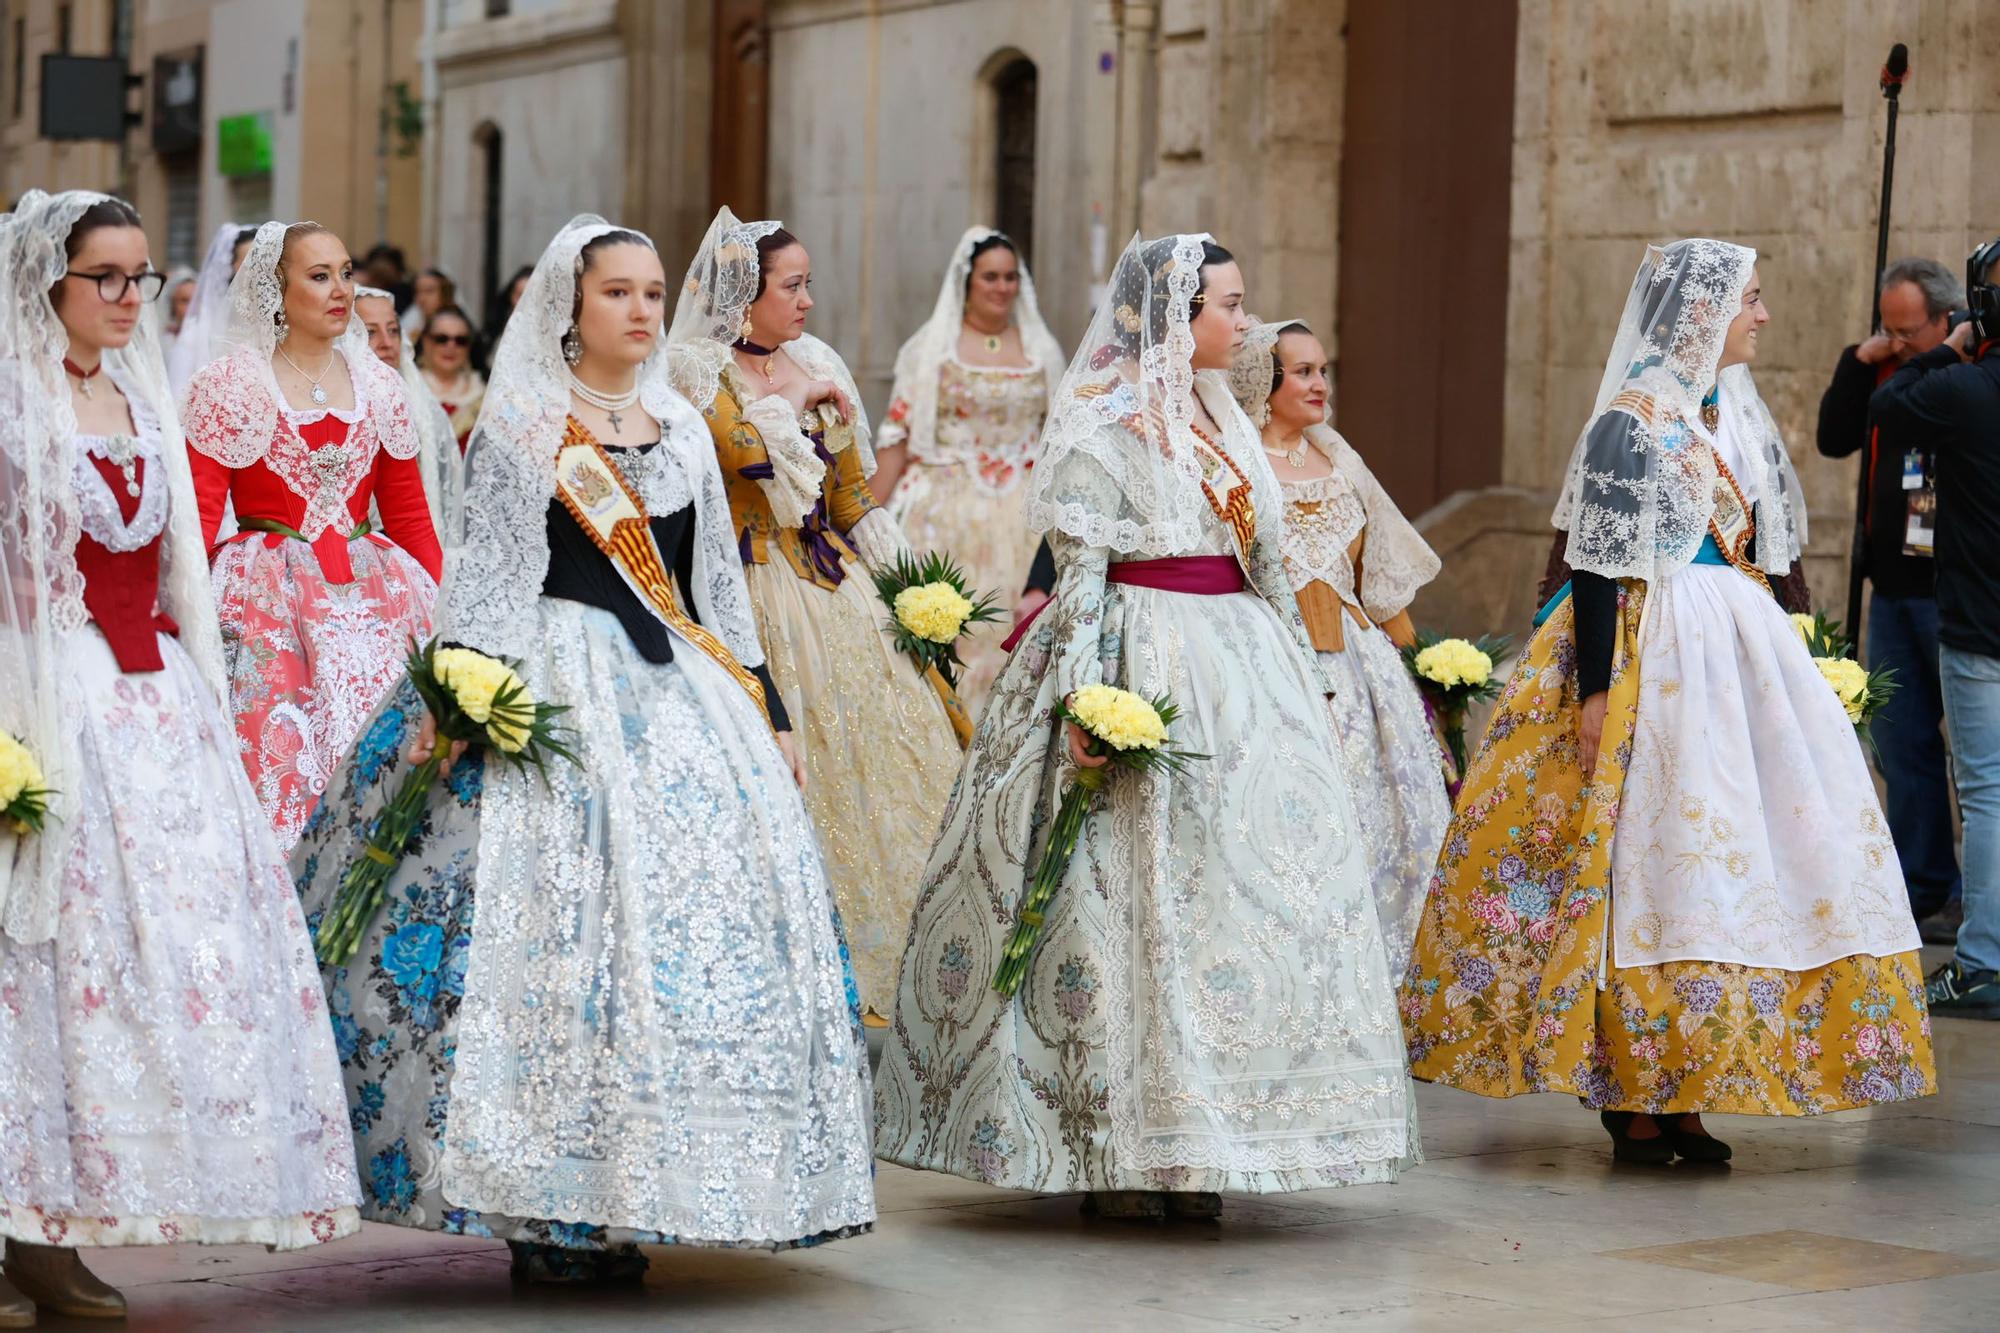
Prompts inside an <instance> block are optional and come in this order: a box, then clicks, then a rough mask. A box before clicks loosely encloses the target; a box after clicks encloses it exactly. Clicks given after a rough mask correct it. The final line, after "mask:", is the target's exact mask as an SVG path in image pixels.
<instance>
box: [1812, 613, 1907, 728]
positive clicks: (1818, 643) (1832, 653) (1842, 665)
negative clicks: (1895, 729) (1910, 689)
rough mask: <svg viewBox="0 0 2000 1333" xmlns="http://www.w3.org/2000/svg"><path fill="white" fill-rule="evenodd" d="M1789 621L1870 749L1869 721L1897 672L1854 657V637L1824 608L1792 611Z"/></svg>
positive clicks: (1889, 692) (1889, 691)
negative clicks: (1870, 665) (1873, 667)
mask: <svg viewBox="0 0 2000 1333" xmlns="http://www.w3.org/2000/svg"><path fill="white" fill-rule="evenodd" d="M1792 625H1793V627H1794V628H1796V629H1797V630H1798V632H1799V637H1800V638H1801V639H1804V640H1805V643H1806V651H1807V652H1809V653H1811V654H1812V659H1813V665H1814V666H1816V667H1818V668H1819V674H1820V675H1822V676H1824V677H1826V683H1827V684H1828V685H1830V686H1832V688H1833V692H1834V695H1835V696H1836V697H1837V698H1839V700H1840V706H1841V707H1842V708H1844V709H1846V710H1847V720H1848V721H1849V722H1852V723H1853V724H1854V734H1855V736H1856V737H1858V738H1859V739H1860V741H1861V743H1862V744H1863V745H1866V746H1868V747H1869V748H1870V749H1871V750H1872V749H1873V748H1874V746H1875V742H1874V739H1873V738H1872V737H1870V736H1869V734H1868V724H1869V723H1870V722H1871V721H1873V720H1874V718H1875V715H1876V714H1877V713H1879V712H1881V711H1882V705H1883V704H1886V703H1888V702H1889V696H1890V695H1892V694H1894V693H1895V692H1896V688H1897V687H1896V673H1895V672H1894V671H1892V670H1890V669H1889V668H1888V667H1881V668H1878V669H1877V670H1874V671H1870V670H1868V669H1867V668H1865V667H1863V666H1862V665H1861V663H1859V662H1858V661H1856V660H1855V659H1854V640H1853V638H1852V637H1851V636H1849V635H1848V633H1847V632H1846V630H1844V629H1843V628H1842V627H1841V624H1840V622H1839V621H1837V620H1829V619H1828V618H1827V615H1826V613H1825V612H1824V611H1820V612H1816V613H1815V614H1813V615H1805V614H1802V613H1798V612H1794V613H1793V615H1792Z"/></svg>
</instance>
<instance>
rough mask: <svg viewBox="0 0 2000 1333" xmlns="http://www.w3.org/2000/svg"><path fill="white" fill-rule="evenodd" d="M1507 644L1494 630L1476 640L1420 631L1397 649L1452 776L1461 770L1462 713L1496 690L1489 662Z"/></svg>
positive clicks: (1502, 653) (1504, 652)
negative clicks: (1435, 730) (1438, 736)
mask: <svg viewBox="0 0 2000 1333" xmlns="http://www.w3.org/2000/svg"><path fill="white" fill-rule="evenodd" d="M1509 646H1510V644H1509V642H1508V640H1507V639H1506V638H1505V637H1503V636H1501V635H1497V634H1486V635H1481V636H1480V637H1479V638H1478V639H1477V640H1470V639H1441V638H1439V637H1438V636H1437V635H1435V634H1428V633H1420V634H1418V635H1417V637H1416V641H1415V642H1414V643H1411V644H1410V645H1409V646H1408V647H1406V648H1404V649H1403V665H1404V666H1406V667H1408V668H1409V671H1410V674H1411V675H1412V676H1413V677H1415V678H1416V682H1417V692H1418V693H1419V694H1421V695H1423V697H1424V708H1425V709H1426V711H1428V712H1429V713H1430V714H1431V717H1432V720H1433V721H1434V722H1435V723H1436V724H1437V727H1438V730H1439V732H1440V734H1441V735H1442V736H1443V739H1444V743H1445V748H1446V749H1447V750H1449V751H1450V752H1451V762H1452V774H1450V775H1448V776H1451V777H1452V780H1453V781H1454V782H1456V780H1457V779H1456V775H1457V774H1461V773H1464V772H1465V714H1466V711H1467V710H1468V709H1470V708H1471V707H1472V705H1473V704H1475V703H1477V702H1479V701H1480V700H1482V699H1491V698H1492V697H1493V696H1494V695H1496V694H1498V693H1500V680H1499V678H1498V677H1496V676H1495V675H1494V674H1493V664H1494V663H1495V662H1497V661H1499V660H1500V659H1501V658H1503V657H1505V656H1506V655H1507V650H1508V648H1509Z"/></svg>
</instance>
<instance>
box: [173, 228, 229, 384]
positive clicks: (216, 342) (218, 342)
mask: <svg viewBox="0 0 2000 1333" xmlns="http://www.w3.org/2000/svg"><path fill="white" fill-rule="evenodd" d="M242 230H243V226H242V224H241V223H237V222H225V223H223V224H222V225H221V226H220V227H218V228H216V230H215V235H214V237H213V238H211V239H210V241H209V243H208V253H207V254H205V255H203V256H202V260H201V267H200V268H199V269H197V270H196V271H195V277H194V298H193V299H192V300H190V301H189V302H188V308H187V314H185V315H183V316H182V317H181V331H180V332H179V333H177V334H175V335H174V345H173V347H172V348H170V349H169V350H168V352H167V378H168V379H169V380H170V381H171V382H172V384H173V386H174V400H175V401H176V402H178V401H179V400H180V396H181V395H182V394H184V393H186V392H187V386H188V382H189V381H190V380H192V379H193V378H194V375H195V372H196V371H198V370H200V369H201V368H202V367H203V366H205V365H207V364H208V363H209V362H210V361H213V360H214V359H215V358H216V357H218V356H220V355H222V330H223V326H224V325H226V324H227V323H228V322H229V280H230V278H231V276H232V275H233V271H232V270H231V268H230V266H229V265H230V261H231V260H233V259H234V258H235V257H236V237H237V234H238V233H239V232H241V231H242Z"/></svg>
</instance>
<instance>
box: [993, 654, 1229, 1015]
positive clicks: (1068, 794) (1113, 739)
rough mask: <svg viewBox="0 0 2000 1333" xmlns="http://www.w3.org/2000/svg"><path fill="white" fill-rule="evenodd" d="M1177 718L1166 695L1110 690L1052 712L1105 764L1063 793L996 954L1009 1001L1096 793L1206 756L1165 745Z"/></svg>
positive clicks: (1077, 696)
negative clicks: (1115, 779)
mask: <svg viewBox="0 0 2000 1333" xmlns="http://www.w3.org/2000/svg"><path fill="white" fill-rule="evenodd" d="M1179 716H1180V709H1179V708H1178V707H1177V706H1176V705H1175V704H1174V703H1173V701H1172V700H1171V699H1169V698H1168V697H1167V696H1166V695H1164V694H1163V695H1161V696H1160V697H1159V698H1157V699H1145V698H1142V697H1141V696H1139V695H1136V694H1134V693H1132V692H1131V691H1130V690H1121V689H1118V688H1117V687H1115V686H1111V685H1086V686H1084V687H1083V688H1082V689H1080V690H1078V691H1077V692H1076V693H1074V694H1072V695H1071V696H1070V697H1069V698H1068V699H1066V700H1064V701H1062V702H1061V703H1058V704H1057V705H1056V707H1055V720H1056V724H1057V726H1061V725H1062V724H1063V723H1064V722H1074V723H1075V724H1076V725H1077V726H1078V727H1080V728H1081V729H1082V730H1083V731H1084V733H1085V734H1086V735H1088V736H1089V737H1090V744H1089V746H1088V747H1087V748H1088V750H1089V752H1090V753H1091V754H1093V755H1100V754H1101V755H1104V756H1106V758H1107V759H1109V761H1110V762H1108V763H1106V764H1105V765H1103V766H1102V767H1101V768H1079V769H1077V770H1076V773H1075V775H1074V776H1073V777H1071V778H1070V781H1069V785H1068V786H1067V787H1065V788H1064V789H1063V794H1062V801H1061V803H1060V804H1059V805H1058V806H1057V807H1056V818H1055V823H1054V824H1053V825H1052V826H1051V827H1050V829H1049V839H1048V842H1047V843H1046V844H1044V845H1043V847H1042V859H1041V860H1040V861H1038V862H1036V864H1035V873H1034V876H1033V878H1031V879H1030V880H1029V881H1028V891H1027V893H1026V894H1025V895H1023V897H1022V899H1021V910H1020V912H1019V914H1018V915H1017V916H1016V918H1015V925H1014V930H1013V933H1012V934H1010V935H1008V936H1007V943H1006V944H1005V945H1004V946H1003V947H1002V948H1001V951H1000V966H999V968H998V969H997V970H996V971H995V972H994V974H993V989H994V990H996V991H999V992H1000V993H1001V994H1002V995H1012V994H1014V993H1015V992H1016V991H1018V990H1020V989H1021V982H1022V981H1023V980H1024V979H1026V977H1027V975H1028V955H1029V954H1030V953H1032V952H1034V948H1035V941H1036V940H1037V939H1039V938H1040V937H1041V933H1042V923H1043V921H1044V920H1046V919H1047V914H1048V909H1049V903H1050V902H1051V901H1052V900H1053V899H1054V898H1055V896H1056V888H1057V887H1058V886H1059V885H1060V884H1061V883H1062V879H1063V874H1064V872H1066V871H1067V870H1068V869H1069V858H1070V856H1071V855H1072V854H1073V853H1074V852H1075V851H1076V840H1077V837H1078V836H1079V835H1080V834H1081V833H1082V832H1083V820H1084V817H1085V816H1086V815H1088V814H1089V813H1090V810H1091V806H1092V805H1093V804H1094V803H1095V802H1096V799H1097V794H1098V793H1099V792H1101V791H1103V790H1104V789H1105V787H1106V786H1107V785H1108V784H1109V783H1110V781H1111V776H1112V774H1113V773H1114V772H1117V771H1120V770H1123V771H1125V772H1131V773H1178V772H1180V771H1181V770H1182V769H1183V768H1185V767H1186V766H1187V762H1188V761H1189V760H1190V759H1206V758H1207V757H1208V756H1207V755H1202V754H1193V753H1190V752H1189V751H1186V750H1177V749H1175V748H1173V746H1172V745H1171V744H1169V742H1168V740H1167V731H1168V729H1169V728H1170V727H1172V726H1173V724H1174V719H1175V718H1177V717H1179Z"/></svg>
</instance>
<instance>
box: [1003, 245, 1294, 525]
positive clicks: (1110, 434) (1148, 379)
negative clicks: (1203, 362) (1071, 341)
mask: <svg viewBox="0 0 2000 1333" xmlns="http://www.w3.org/2000/svg"><path fill="white" fill-rule="evenodd" d="M1209 240H1210V238H1209V237H1208V236H1207V235H1206V234H1189V233H1183V234H1181V235H1177V236H1163V237H1160V238H1159V239H1157V240H1151V241H1149V240H1146V239H1144V238H1143V237H1140V236H1138V235H1136V234H1135V235H1134V236H1133V237H1132V240H1131V243H1130V244H1128V245H1127V246H1126V247H1125V253H1124V254H1122V255H1120V256H1119V257H1118V263H1117V265H1116V266H1115V267H1114V268H1113V269H1112V271H1111V281H1110V283H1109V285H1108V286H1107V287H1106V290H1105V296H1104V299H1103V301H1102V302H1101V303H1100V304H1099V305H1098V308H1097V313H1096V314H1095V315H1094V316H1092V318H1091V321H1090V328H1089V330H1088V331H1087V332H1086V333H1085V334H1084V337H1083V341H1082V342H1081V343H1079V344H1078V345H1077V349H1076V356H1075V357H1074V359H1072V360H1071V362H1070V365H1069V370H1068V371H1067V372H1066V373H1065V374H1064V375H1063V378H1062V383H1061V384H1059V385H1058V386H1057V388H1056V393H1055V396H1054V398H1053V400H1052V401H1051V402H1050V404H1049V417H1048V424H1047V425H1046V426H1045V427H1044V428H1043V431H1042V449H1041V455H1040V457H1039V458H1037V459H1036V460H1035V469H1034V472H1033V473H1032V474H1031V476H1030V477H1029V481H1028V492H1027V501H1026V503H1027V510H1026V513H1027V519H1028V526H1029V527H1030V528H1031V529H1033V530H1035V531H1038V532H1060V533H1063V534H1064V535H1066V536H1069V537H1072V538H1075V539H1076V540H1077V541H1079V542H1082V543H1083V544H1084V545H1086V546H1102V547H1107V548H1109V549H1110V550H1111V551H1112V552H1113V553H1114V554H1115V555H1119V556H1123V557H1126V558H1137V557H1152V556H1171V555H1180V554H1185V553H1187V552H1188V551H1190V550H1193V549H1194V548H1195V547H1196V546H1197V545H1198V544H1199V543H1200V542H1201V539H1202V523H1203V518H1202V515H1203V512H1204V510H1205V509H1206V508H1207V504H1208V501H1207V499H1206V498H1205V497H1204V496H1203V495H1202V492H1201V463H1200V460H1199V459H1198V457H1197V454H1196V450H1197V442H1196V439H1195V434H1194V425H1193V420H1194V394H1195V389H1196V375H1195V371H1194V368H1193V359H1194V332H1193V330H1191V329H1190V328H1189V327H1188V324H1189V320H1190V318H1191V317H1192V312H1193V308H1194V306H1193V301H1194V295H1195V293H1196V292H1197V291H1199V290H1200V288H1201V266H1202V245H1203V244H1204V243H1205V242H1208V241H1209ZM1205 378H1206V379H1207V380H1209V381H1211V382H1212V383H1214V384H1215V385H1216V387H1217V389H1218V393H1217V398H1219V399H1220V400H1221V406H1222V409H1223V410H1226V411H1227V412H1228V413H1229V414H1230V415H1232V416H1234V415H1238V414H1237V413H1236V412H1235V410H1234V408H1233V405H1231V404H1230V403H1229V401H1228V399H1229V395H1228V394H1227V393H1226V392H1221V391H1220V390H1221V388H1222V381H1223V379H1224V377H1223V376H1222V375H1221V374H1220V373H1219V372H1218V373H1212V374H1209V375H1207V376H1205ZM1206 401H1208V402H1209V404H1210V410H1211V413H1213V412H1215V411H1216V410H1217V407H1216V398H1211V399H1208V400H1206ZM1216 420H1217V423H1218V424H1222V425H1225V426H1226V425H1227V424H1228V423H1226V422H1224V421H1223V419H1222V418H1221V417H1220V416H1218V417H1217V418H1216ZM1243 424H1244V425H1245V426H1246V427H1247V426H1248V425H1249V423H1248V422H1247V421H1245V422H1244V423H1243ZM1230 452H1231V456H1232V457H1235V459H1236V462H1237V464H1238V465H1239V466H1241V467H1242V468H1243V469H1244V470H1245V471H1246V472H1247V473H1248V474H1249V478H1250V481H1251V483H1252V486H1253V489H1254V491H1255V494H1256V497H1257V505H1258V508H1259V510H1260V511H1263V512H1275V510H1276V506H1277V505H1278V504H1279V503H1281V501H1280V500H1278V498H1277V482H1276V480H1275V478H1274V477H1273V476H1272V474H1271V470H1270V468H1269V467H1268V466H1267V465H1266V463H1265V460H1264V453H1263V451H1262V450H1261V449H1255V448H1251V449H1248V450H1243V449H1238V448H1234V447H1232V448H1231V450H1230ZM1245 452H1247V453H1248V454H1249V455H1250V456H1249V457H1237V455H1238V454H1241V453H1245Z"/></svg>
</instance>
